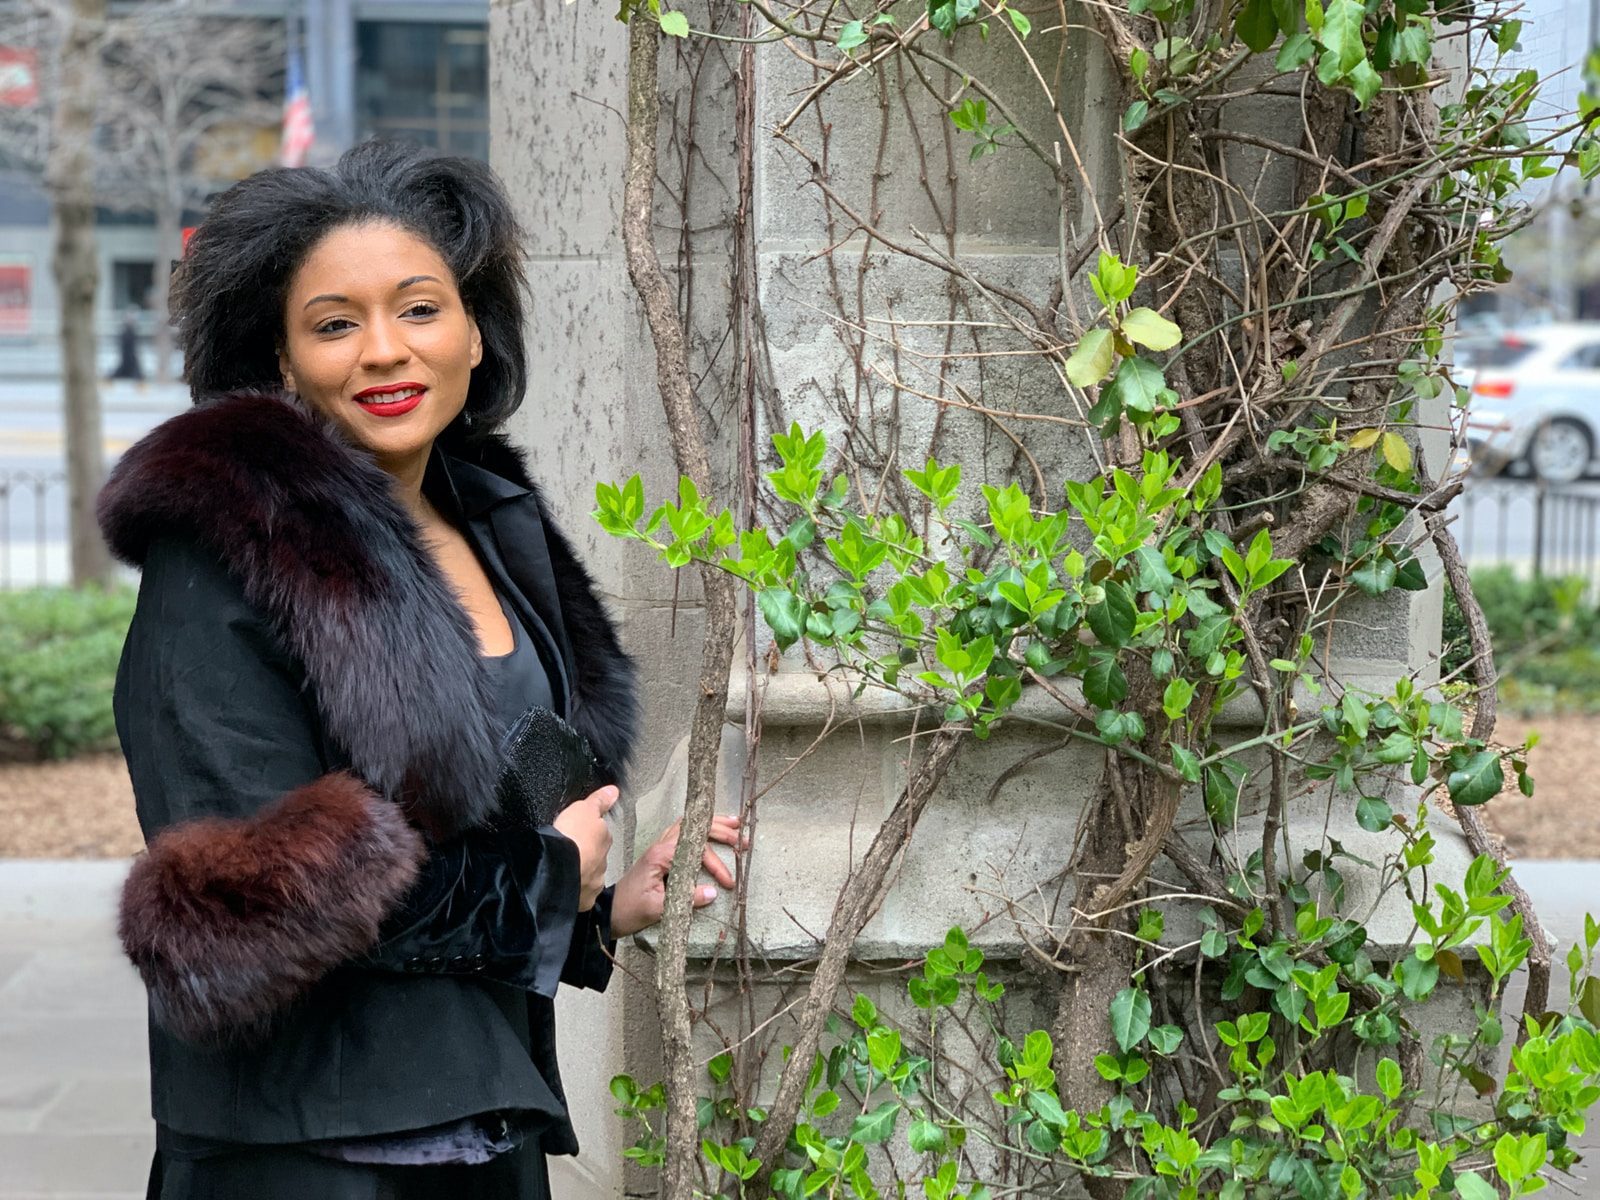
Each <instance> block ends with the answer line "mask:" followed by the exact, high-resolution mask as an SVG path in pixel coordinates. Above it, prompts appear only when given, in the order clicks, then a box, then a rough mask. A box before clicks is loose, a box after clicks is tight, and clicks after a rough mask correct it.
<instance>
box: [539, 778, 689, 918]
mask: <svg viewBox="0 0 1600 1200" xmlns="http://www.w3.org/2000/svg"><path fill="white" fill-rule="evenodd" d="M619 794H620V793H619V792H618V791H617V789H616V788H615V787H603V788H601V789H600V790H599V791H598V792H590V793H589V794H588V795H587V796H585V797H584V798H583V799H582V800H579V801H577V802H576V803H575V804H569V805H568V806H567V807H566V808H564V809H562V810H561V815H560V816H558V817H557V818H556V819H555V827H556V830H557V831H558V832H560V833H563V834H565V835H566V836H567V837H569V838H571V839H572V840H573V841H574V842H576V843H578V863H579V868H580V870H581V872H582V878H581V881H580V882H579V884H578V911H579V912H588V911H589V910H590V909H591V908H593V907H594V902H595V900H596V899H597V898H598V897H599V895H600V893H601V892H603V891H605V887H606V856H607V855H608V854H610V853H611V826H609V825H607V824H606V814H607V813H608V812H610V811H611V808H612V806H613V805H614V804H616V802H617V796H618V795H619ZM669 857H670V855H669Z"/></svg>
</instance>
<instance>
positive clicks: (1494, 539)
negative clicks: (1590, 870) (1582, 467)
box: [1455, 479, 1600, 588]
mask: <svg viewBox="0 0 1600 1200" xmlns="http://www.w3.org/2000/svg"><path fill="white" fill-rule="evenodd" d="M1455 508H1456V512H1457V514H1458V516H1459V520H1458V522H1457V525H1456V537H1457V539H1458V540H1459V541H1460V543H1461V549H1462V553H1463V554H1464V555H1465V557H1466V559H1467V562H1468V563H1469V564H1470V565H1472V566H1506V567H1510V568H1512V569H1513V570H1515V571H1517V572H1518V573H1519V574H1525V575H1531V576H1533V577H1535V578H1537V577H1539V576H1553V577H1555V576H1559V577H1569V576H1572V577H1577V578H1581V579H1583V580H1585V581H1586V582H1587V583H1588V584H1589V586H1590V587H1591V588H1596V587H1597V586H1600V485H1596V484H1572V485H1568V486H1564V487H1553V486H1550V485H1547V484H1541V483H1538V482H1522V481H1516V480H1498V479H1495V480H1479V481H1473V482H1471V483H1469V484H1468V486H1467V488H1466V490H1465V491H1463V492H1462V494H1461V496H1460V497H1459V498H1458V499H1457V500H1456V503H1455Z"/></svg>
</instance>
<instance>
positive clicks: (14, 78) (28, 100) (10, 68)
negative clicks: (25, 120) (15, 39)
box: [0, 46, 39, 108]
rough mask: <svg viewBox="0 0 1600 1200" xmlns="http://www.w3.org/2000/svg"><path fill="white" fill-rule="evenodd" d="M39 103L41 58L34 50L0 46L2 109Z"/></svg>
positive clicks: (27, 106)
mask: <svg viewBox="0 0 1600 1200" xmlns="http://www.w3.org/2000/svg"><path fill="white" fill-rule="evenodd" d="M37 103H39V58H38V56H37V55H36V54H34V52H33V51H32V50H23V49H19V48H18V47H16V46H0V108H32V107H33V106H34V105H35V104H37Z"/></svg>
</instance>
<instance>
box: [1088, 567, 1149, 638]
mask: <svg viewBox="0 0 1600 1200" xmlns="http://www.w3.org/2000/svg"><path fill="white" fill-rule="evenodd" d="M1105 593H1106V598H1105V599H1104V600H1103V601H1101V602H1100V603H1099V604H1092V605H1090V606H1089V611H1088V612H1087V613H1086V614H1085V616H1086V617H1087V619H1088V622H1089V628H1090V629H1091V630H1093V631H1094V635H1095V637H1097V638H1099V639H1100V643H1101V645H1104V646H1113V647H1121V646H1126V645H1127V644H1128V640H1129V639H1130V638H1132V637H1133V630H1134V626H1135V625H1136V624H1137V623H1138V619H1139V613H1138V610H1137V609H1135V608H1134V606H1133V597H1132V595H1130V594H1129V592H1128V589H1127V587H1126V586H1125V585H1124V584H1121V583H1117V582H1115V581H1111V582H1108V583H1107V584H1106V585H1105Z"/></svg>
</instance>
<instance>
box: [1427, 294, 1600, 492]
mask: <svg viewBox="0 0 1600 1200" xmlns="http://www.w3.org/2000/svg"><path fill="white" fill-rule="evenodd" d="M1457 359H1458V362H1459V363H1460V366H1461V367H1462V368H1464V370H1457V371H1456V372H1455V376H1456V378H1457V379H1462V376H1463V375H1464V374H1465V373H1466V372H1470V373H1471V375H1470V378H1471V389H1472V401H1471V405H1470V408H1469V410H1468V414H1467V441H1468V445H1469V446H1470V447H1471V450H1472V458H1473V464H1474V466H1475V467H1476V468H1478V469H1480V470H1482V469H1488V470H1491V471H1497V470H1506V471H1508V472H1510V473H1513V474H1527V475H1532V476H1534V477H1535V478H1537V479H1541V480H1543V481H1545V482H1547V483H1572V482H1574V481H1575V480H1578V479H1581V478H1583V476H1584V475H1586V474H1587V473H1588V471H1589V469H1590V466H1591V465H1592V464H1593V462H1594V459H1595V454H1596V451H1597V449H1600V322H1588V323H1577V322H1567V323H1562V324H1552V325H1541V326H1537V327H1534V328H1529V329H1521V330H1518V331H1517V332H1515V333H1508V334H1506V335H1504V336H1503V337H1499V338H1495V339H1491V340H1489V341H1481V342H1472V343H1465V344H1462V345H1460V346H1458V347H1457ZM1462 360H1464V361H1462ZM1462 381H1463V382H1465V380H1462Z"/></svg>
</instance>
